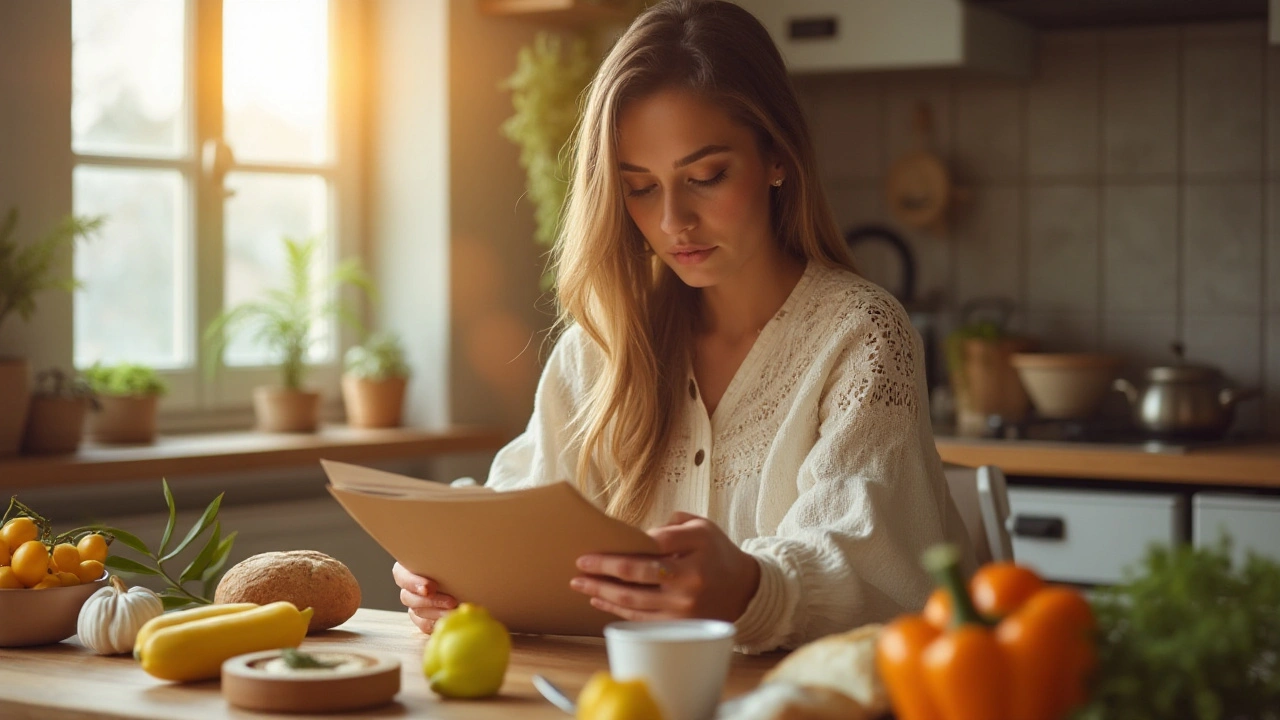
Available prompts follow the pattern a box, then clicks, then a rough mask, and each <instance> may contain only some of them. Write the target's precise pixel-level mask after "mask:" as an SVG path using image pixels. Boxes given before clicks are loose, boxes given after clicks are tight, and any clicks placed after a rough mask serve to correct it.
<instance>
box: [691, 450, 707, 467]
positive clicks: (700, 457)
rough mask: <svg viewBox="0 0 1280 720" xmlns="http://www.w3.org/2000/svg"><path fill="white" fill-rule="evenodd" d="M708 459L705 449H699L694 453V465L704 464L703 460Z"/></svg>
mask: <svg viewBox="0 0 1280 720" xmlns="http://www.w3.org/2000/svg"><path fill="white" fill-rule="evenodd" d="M706 459H707V454H706V453H705V452H703V451H701V450H699V451H698V452H697V453H695V454H694V456H693V464H694V465H702V461H703V460H706Z"/></svg>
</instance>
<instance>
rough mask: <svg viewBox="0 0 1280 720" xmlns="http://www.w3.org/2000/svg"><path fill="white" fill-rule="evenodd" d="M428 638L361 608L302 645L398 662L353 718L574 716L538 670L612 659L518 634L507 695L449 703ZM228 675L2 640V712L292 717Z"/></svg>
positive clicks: (556, 672) (762, 661)
mask: <svg viewBox="0 0 1280 720" xmlns="http://www.w3.org/2000/svg"><path fill="white" fill-rule="evenodd" d="M425 643H426V638H425V636H424V635H422V633H420V632H419V631H418V629H417V628H416V627H414V626H413V624H411V623H410V622H409V619H408V618H407V617H406V616H405V614H404V613H402V612H390V611H387V610H368V609H361V610H359V611H357V612H356V615H355V617H354V618H352V619H351V620H349V621H348V622H347V623H346V624H345V625H343V626H341V628H340V629H338V630H333V631H330V632H327V633H321V634H319V635H316V636H312V637H308V638H307V640H306V642H304V643H303V645H302V648H303V649H304V650H322V649H324V647H325V646H329V647H335V646H337V647H341V648H344V649H348V650H354V649H359V650H365V651H370V652H377V653H381V654H385V655H389V656H392V657H396V658H398V659H399V660H400V694H399V695H397V696H396V702H395V703H394V704H392V705H390V706H387V707H383V708H379V709H376V710H370V711H368V712H367V713H346V714H343V715H341V717H344V718H351V717H374V716H376V717H406V716H411V717H432V718H440V719H441V720H448V719H449V718H468V719H470V720H485V719H486V718H507V717H520V718H529V719H530V720H537V719H538V718H546V719H547V720H552V719H553V718H554V719H556V720H562V719H563V718H565V717H567V716H566V715H565V714H564V713H563V712H561V711H560V710H557V709H556V708H555V707H553V706H552V705H551V704H550V703H548V702H547V701H546V700H544V699H542V697H541V696H540V695H538V693H537V691H536V690H535V689H534V688H533V684H532V682H531V677H532V676H533V675H534V674H535V673H537V674H542V675H545V676H546V677H547V678H548V679H550V680H551V681H552V682H554V683H556V684H557V685H559V686H560V687H561V688H562V689H564V690H565V691H566V692H568V693H569V694H570V695H573V696H576V695H577V693H578V690H580V689H581V688H582V686H583V685H585V684H586V682H587V679H588V678H589V677H590V676H591V674H592V673H594V672H595V671H597V670H603V669H606V668H607V667H608V660H607V658H606V656H605V649H604V641H603V640H601V639H599V638H560V637H534V636H516V637H514V638H513V647H512V653H511V664H510V666H509V667H508V669H507V677H506V683H505V684H504V685H503V686H502V692H501V694H500V695H499V696H498V697H496V698H492V699H488V700H468V701H459V700H451V701H446V700H442V699H440V698H438V697H437V696H436V695H435V694H433V693H432V692H431V691H430V690H428V689H427V683H426V680H425V679H424V678H423V677H422V669H421V662H422V650H423V646H424V645H425ZM782 656H783V655H782V654H781V653H771V654H768V655H757V656H746V655H736V654H735V655H734V658H733V666H732V668H731V670H730V672H729V680H728V682H727V683H726V685H725V696H726V697H731V696H734V695H739V694H742V693H744V692H747V691H748V690H750V689H752V688H754V687H755V686H756V684H758V683H759V681H760V678H761V677H762V676H763V675H764V674H765V673H766V672H767V671H768V670H769V669H770V668H772V667H773V666H774V665H775V664H776V663H777V662H778V661H779V660H780V659H781V658H782ZM220 688H221V686H220V683H219V682H217V681H207V682H200V683H187V684H175V683H168V682H164V681H162V680H157V679H155V678H153V677H151V676H150V675H147V674H146V673H145V672H143V670H142V668H141V667H140V666H139V665H138V663H136V662H134V660H133V659H132V658H130V657H129V656H127V655H123V656H114V657H100V656H98V655H94V654H92V653H90V652H89V651H88V650H85V649H84V648H83V647H81V646H80V645H78V644H76V643H75V642H74V641H67V642H62V643H58V644H56V645H48V646H44V647H38V648H0V717H4V718H33V719H34V718H40V719H41V720H48V719H50V718H59V719H60V720H62V719H70V718H94V719H102V718H156V719H157V720H172V718H183V720H202V719H204V718H233V717H234V718H264V717H278V718H291V717H298V716H296V715H265V714H260V713H250V712H245V711H241V710H235V709H233V708H231V707H230V706H228V705H227V703H226V701H224V700H223V699H222V695H221V692H220Z"/></svg>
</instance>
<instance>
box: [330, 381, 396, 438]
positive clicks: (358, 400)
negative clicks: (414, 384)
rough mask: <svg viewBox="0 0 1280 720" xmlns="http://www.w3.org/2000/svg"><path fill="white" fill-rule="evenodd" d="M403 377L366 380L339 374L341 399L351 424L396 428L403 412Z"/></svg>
mask: <svg viewBox="0 0 1280 720" xmlns="http://www.w3.org/2000/svg"><path fill="white" fill-rule="evenodd" d="M407 385H408V381H407V380H406V379H405V378H387V379H386V380H368V379H365V378H362V377H356V376H355V375H352V374H351V373H346V374H344V375H343V376H342V401H343V403H344V404H345V405H346V406H347V423H348V424H349V425H351V427H360V428H388V427H400V421H401V417H402V416H403V414H404V391H405V387H407Z"/></svg>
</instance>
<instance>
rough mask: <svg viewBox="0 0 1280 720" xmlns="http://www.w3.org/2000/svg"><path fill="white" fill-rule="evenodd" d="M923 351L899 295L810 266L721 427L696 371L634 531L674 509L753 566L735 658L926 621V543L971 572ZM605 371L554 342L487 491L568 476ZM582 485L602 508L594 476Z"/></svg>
mask: <svg viewBox="0 0 1280 720" xmlns="http://www.w3.org/2000/svg"><path fill="white" fill-rule="evenodd" d="M922 357H923V355H922V351H921V344H920V340H919V337H918V336H917V335H916V333H915V331H914V328H912V326H911V324H910V322H909V321H908V319H907V315H906V313H905V312H904V311H903V309H902V306H901V305H899V304H898V302H897V301H896V300H895V299H894V298H893V297H892V296H891V295H889V294H888V293H886V292H885V291H884V290H882V289H881V288H879V287H877V286H876V285H874V284H873V283H871V282H868V281H867V280H864V279H863V278H861V277H859V276H857V275H855V274H853V273H851V272H848V271H845V270H841V269H833V268H830V267H826V266H823V265H820V264H819V263H817V262H811V263H809V265H808V267H807V268H806V270H805V272H804V275H803V276H802V277H801V279H800V281H799V282H798V283H797V284H796V287H795V289H794V290H792V292H791V294H790V296H789V297H788V298H787V300H786V302H784V303H783V305H782V307H781V308H780V309H779V310H778V312H777V314H775V315H774V317H773V318H772V319H771V320H770V321H769V323H768V324H767V325H765V327H764V329H763V330H761V332H760V335H759V337H758V338H757V339H756V342H755V344H754V345H753V346H752V348H751V351H750V352H749V353H748V354H747V357H746V359H745V360H743V362H742V365H741V367H739V368H738V371H737V373H736V374H735V375H734V377H733V379H732V381H731V382H730V384H729V387H728V389H727V390H726V391H725V393H724V396H723V397H722V398H721V400H720V404H719V406H718V407H717V408H716V411H715V414H714V415H711V416H708V414H707V411H706V408H705V406H704V405H703V403H702V400H701V397H700V395H699V393H698V390H697V384H696V382H695V381H694V379H693V373H692V370H690V371H689V373H688V375H689V380H688V382H689V395H688V403H689V405H688V407H687V410H688V412H684V413H682V414H681V415H680V422H679V424H678V425H677V426H676V427H675V429H674V431H673V432H674V435H673V436H672V442H671V445H670V448H669V451H668V456H667V458H666V460H665V462H664V466H663V468H662V471H661V474H660V475H659V479H658V482H660V483H661V488H660V489H659V491H658V493H657V495H656V500H655V502H654V504H653V507H652V508H651V509H650V511H649V513H648V515H647V517H646V518H645V522H644V523H642V527H645V528H649V527H655V526H658V525H662V524H665V522H666V521H667V519H668V518H669V517H670V515H671V513H672V512H674V511H676V510H683V511H685V512H689V513H693V514H695V515H701V516H703V517H706V518H709V519H710V520H711V521H713V522H715V523H716V525H718V526H719V527H720V528H721V529H723V530H724V532H725V533H727V534H728V536H729V537H730V538H732V539H733V541H734V542H735V543H737V544H738V546H739V547H741V548H742V549H743V550H744V551H746V552H748V553H750V554H751V555H752V556H754V557H755V559H756V560H757V562H758V563H759V565H760V585H759V589H758V590H757V591H756V594H755V596H754V598H753V599H752V600H751V603H750V604H749V606H748V607H747V610H746V612H745V613H743V615H742V617H740V618H738V620H737V622H736V625H737V629H738V636H737V645H738V649H739V650H741V651H744V652H763V651H767V650H772V649H775V648H778V647H784V648H791V647H795V646H797V645H800V644H802V643H804V642H807V641H809V640H812V639H815V638H818V637H821V636H823V635H827V634H829V633H833V632H838V631H841V630H847V629H849V628H852V627H855V626H857V625H860V624H863V623H867V622H877V621H884V620H887V619H889V618H891V617H893V616H894V615H897V614H899V613H902V612H906V611H918V610H919V609H920V608H921V606H923V604H924V601H925V599H926V598H927V597H928V594H929V592H930V590H931V588H932V582H931V580H930V578H929V576H928V575H927V573H926V572H925V571H924V570H923V569H922V568H921V565H920V556H921V553H922V552H923V551H924V550H925V549H926V548H927V547H929V546H930V545H933V544H934V543H938V542H941V541H944V540H947V541H951V542H954V543H957V544H958V545H959V546H960V547H961V548H962V552H963V554H964V557H965V564H966V567H970V566H972V550H971V548H970V544H969V540H968V535H967V533H966V532H965V530H964V526H963V525H962V521H961V520H960V516H959V513H958V511H957V510H956V508H955V505H954V503H953V502H952V501H951V498H950V495H949V494H948V492H947V486H946V480H945V478H944V476H943V473H942V463H941V461H940V459H939V457H938V453H937V450H936V449H935V447H934V444H933V434H932V430H931V428H930V424H929V414H928V405H927V402H926V400H925V398H926V387H925V378H924V372H923V365H922ZM602 359H603V358H602V353H601V351H600V349H599V347H598V346H596V345H595V344H594V342H593V341H591V340H590V339H589V338H588V337H587V336H586V334H585V333H583V332H582V331H581V329H580V328H578V327H572V328H570V329H569V330H568V331H566V332H565V333H564V334H563V335H562V336H561V338H560V340H559V341H558V342H557V344H556V347H555V349H554V350H553V351H552V354H551V357H550V359H549V360H548V363H547V366H546V368H545V370H544V372H543V375H542V379H541V381H540V382H539V384H538V390H537V394H536V396H535V400H534V411H533V417H532V419H530V421H529V426H528V428H527V429H526V431H525V432H524V433H523V434H522V435H520V437H518V438H516V439H515V440H513V441H512V442H511V443H510V444H509V445H507V446H506V447H505V448H503V449H502V450H501V451H500V452H499V453H498V455H497V457H496V458H495V459H494V462H493V467H492V469H491V471H490V475H489V479H488V482H487V486H488V487H491V488H495V489H498V490H510V489H516V488H521V487H530V486H534V485H541V484H546V483H551V482H556V481H559V480H572V479H573V478H574V476H575V474H576V471H577V459H578V455H579V452H580V449H581V448H580V447H579V446H575V445H574V444H573V442H572V441H571V439H570V434H571V433H570V431H569V428H570V425H571V424H570V419H571V417H572V415H573V413H574V409H575V407H577V405H578V402H579V398H581V397H582V396H583V394H584V393H585V392H586V390H587V388H588V387H589V383H590V380H591V379H592V378H594V377H596V376H597V375H598V374H599V371H600V368H601V367H602ZM595 472H597V473H604V472H608V470H607V468H605V469H599V468H597V469H596V471H595ZM582 487H583V489H584V490H585V492H584V494H586V495H587V496H588V497H593V498H594V499H595V500H596V502H599V503H603V499H602V495H603V490H602V487H603V486H602V484H601V482H600V478H599V477H590V478H585V479H584V482H583V484H582Z"/></svg>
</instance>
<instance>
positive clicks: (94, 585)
mask: <svg viewBox="0 0 1280 720" xmlns="http://www.w3.org/2000/svg"><path fill="white" fill-rule="evenodd" d="M107 578H108V576H107V575H105V574H104V575H103V576H102V578H101V579H99V580H95V581H94V582H90V583H82V584H80V585H70V586H67V587H56V588H46V589H43V590H34V589H30V588H21V589H13V590H10V589H0V618H2V619H0V647H27V646H30V645H48V644H50V643H56V642H61V641H63V640H66V639H67V638H69V637H71V636H73V635H75V634H76V621H77V620H78V619H79V618H80V606H82V605H84V603H85V601H86V600H88V599H89V596H90V595H92V594H94V593H95V592H97V591H98V590H99V589H101V588H103V587H105V586H106V584H107Z"/></svg>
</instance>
